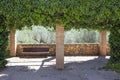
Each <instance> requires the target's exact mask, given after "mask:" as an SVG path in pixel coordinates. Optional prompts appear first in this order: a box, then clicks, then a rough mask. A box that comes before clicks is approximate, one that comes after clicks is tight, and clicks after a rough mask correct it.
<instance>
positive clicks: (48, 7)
mask: <svg viewBox="0 0 120 80" xmlns="http://www.w3.org/2000/svg"><path fill="white" fill-rule="evenodd" d="M0 14H3V15H5V17H6V21H5V24H6V26H7V28H9V29H21V28H22V27H24V26H28V27H29V26H30V25H33V24H35V25H42V26H46V27H47V26H52V27H55V25H56V23H61V24H62V25H64V28H65V30H68V29H71V28H75V29H79V28H87V29H97V30H104V29H106V30H110V31H111V30H113V31H116V30H117V31H116V32H119V30H120V28H119V27H120V1H119V0H1V1H0ZM116 28H117V29H116ZM113 31H111V35H110V44H111V50H113V49H114V48H113V47H112V46H114V45H112V42H111V41H114V40H115V41H117V40H119V37H117V39H114V36H116V35H117V33H116V34H112V33H113ZM113 35H114V36H113ZM112 39H114V40H112ZM113 43H114V42H113ZM118 43H120V42H118ZM118 46H119V45H118ZM117 50H118V49H117ZM113 53H114V50H113V51H111V56H112V54H113ZM114 54H115V55H117V54H120V52H119V51H118V53H116V52H115V53H114ZM117 57H118V56H117ZM118 58H120V57H118ZM111 59H112V58H111Z"/></svg>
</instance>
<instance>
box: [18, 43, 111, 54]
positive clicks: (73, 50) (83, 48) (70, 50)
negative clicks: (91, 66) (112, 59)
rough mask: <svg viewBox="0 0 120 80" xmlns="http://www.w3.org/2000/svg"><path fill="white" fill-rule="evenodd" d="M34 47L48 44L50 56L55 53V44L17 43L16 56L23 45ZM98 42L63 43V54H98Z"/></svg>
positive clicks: (108, 49)
mask: <svg viewBox="0 0 120 80" xmlns="http://www.w3.org/2000/svg"><path fill="white" fill-rule="evenodd" d="M30 46H32V47H36V46H49V52H50V54H49V55H50V56H53V55H55V53H56V52H55V51H56V45H55V44H18V45H17V56H20V55H22V48H23V47H30ZM106 49H107V55H109V53H110V48H109V45H107V47H106ZM99 50H100V48H99V44H64V55H65V56H79V55H99V54H100V51H99Z"/></svg>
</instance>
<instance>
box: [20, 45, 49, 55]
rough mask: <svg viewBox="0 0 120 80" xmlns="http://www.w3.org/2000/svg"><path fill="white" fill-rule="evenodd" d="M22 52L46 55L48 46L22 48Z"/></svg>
mask: <svg viewBox="0 0 120 80" xmlns="http://www.w3.org/2000/svg"><path fill="white" fill-rule="evenodd" d="M22 54H24V55H47V54H49V48H48V47H38V48H34V47H31V48H23V52H22Z"/></svg>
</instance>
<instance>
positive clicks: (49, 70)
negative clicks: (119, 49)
mask: <svg viewBox="0 0 120 80" xmlns="http://www.w3.org/2000/svg"><path fill="white" fill-rule="evenodd" d="M108 58H109V57H107V58H104V57H97V56H94V57H90V56H89V57H87V56H84V57H65V69H64V70H57V69H56V68H55V58H54V57H48V58H18V57H13V58H9V59H7V60H8V61H9V63H8V64H7V68H5V69H4V70H2V71H0V80H120V74H118V73H116V72H114V71H105V70H101V69H100V68H101V67H103V66H104V65H105V64H106V63H107V59H108Z"/></svg>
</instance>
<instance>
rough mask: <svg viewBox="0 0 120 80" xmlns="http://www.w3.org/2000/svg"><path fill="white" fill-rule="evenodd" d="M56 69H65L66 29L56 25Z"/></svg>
mask: <svg viewBox="0 0 120 80" xmlns="http://www.w3.org/2000/svg"><path fill="white" fill-rule="evenodd" d="M56 68H57V69H64V27H62V26H61V25H60V24H56Z"/></svg>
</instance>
